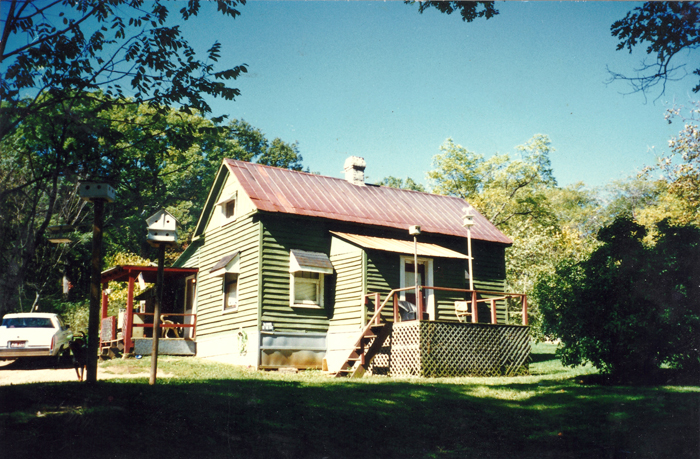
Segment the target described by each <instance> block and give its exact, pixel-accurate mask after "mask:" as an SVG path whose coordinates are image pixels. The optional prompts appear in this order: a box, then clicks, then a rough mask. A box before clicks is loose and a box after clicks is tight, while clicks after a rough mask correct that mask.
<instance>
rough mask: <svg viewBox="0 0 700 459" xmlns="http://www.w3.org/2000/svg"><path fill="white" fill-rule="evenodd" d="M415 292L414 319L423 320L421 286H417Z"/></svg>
mask: <svg viewBox="0 0 700 459" xmlns="http://www.w3.org/2000/svg"><path fill="white" fill-rule="evenodd" d="M417 292H418V297H417V298H416V305H417V306H418V310H417V311H416V320H423V288H422V287H420V286H419V287H418V289H417Z"/></svg>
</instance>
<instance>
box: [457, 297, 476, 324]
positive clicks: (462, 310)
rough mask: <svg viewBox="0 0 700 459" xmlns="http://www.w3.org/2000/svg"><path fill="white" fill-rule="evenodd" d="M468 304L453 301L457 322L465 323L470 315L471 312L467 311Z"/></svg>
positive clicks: (466, 302)
mask: <svg viewBox="0 0 700 459" xmlns="http://www.w3.org/2000/svg"><path fill="white" fill-rule="evenodd" d="M470 303H471V301H455V315H456V316H457V320H458V321H460V322H466V321H467V317H468V316H471V315H472V313H471V311H469V304H470Z"/></svg>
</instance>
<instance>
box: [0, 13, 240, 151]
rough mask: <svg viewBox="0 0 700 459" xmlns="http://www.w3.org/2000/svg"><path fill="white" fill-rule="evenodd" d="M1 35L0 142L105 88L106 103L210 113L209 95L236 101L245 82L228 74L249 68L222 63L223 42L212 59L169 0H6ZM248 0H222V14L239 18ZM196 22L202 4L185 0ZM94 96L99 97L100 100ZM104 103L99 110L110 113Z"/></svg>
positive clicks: (186, 15)
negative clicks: (191, 38)
mask: <svg viewBox="0 0 700 459" xmlns="http://www.w3.org/2000/svg"><path fill="white" fill-rule="evenodd" d="M3 3H4V4H3V10H4V11H6V13H5V14H4V18H3V19H4V20H3V26H2V31H1V33H2V39H1V40H0V101H2V106H0V139H2V138H3V137H4V136H5V135H7V134H9V133H11V132H12V131H13V130H14V129H15V128H16V127H17V126H18V125H19V124H20V123H22V121H23V120H24V119H26V118H27V117H29V116H33V115H36V114H38V113H41V112H44V111H51V110H52V107H53V106H58V105H62V106H66V105H68V106H78V105H83V106H85V105H86V104H85V103H84V99H85V98H88V99H90V94H91V93H94V92H95V91H98V90H101V91H103V92H104V94H105V95H107V96H108V97H106V98H103V99H100V102H101V103H102V104H108V105H114V104H129V103H134V104H142V103H148V104H150V105H151V108H154V109H157V110H161V109H163V108H164V107H171V106H179V107H180V108H181V110H183V111H184V112H189V111H190V110H193V109H196V110H197V111H199V112H201V113H208V112H209V111H210V107H209V105H208V103H207V101H206V98H205V97H206V96H208V95H211V96H215V97H223V98H225V99H227V100H232V99H233V98H234V97H235V96H237V95H238V94H239V91H238V89H235V88H231V87H229V86H227V81H229V80H233V79H235V78H236V77H238V76H239V75H240V74H241V73H242V72H245V71H246V66H245V65H244V64H243V65H240V66H236V67H233V68H230V69H223V70H217V69H216V68H215V67H214V65H215V63H216V61H217V60H218V58H219V57H220V55H221V45H220V44H219V43H214V44H213V45H212V46H211V47H210V48H209V50H207V52H206V57H205V59H204V60H200V59H198V57H197V53H196V52H195V50H194V49H193V48H192V47H191V46H190V45H189V43H188V41H187V40H186V39H185V37H184V36H183V35H182V31H181V30H180V28H179V26H178V25H177V24H175V23H174V21H173V19H172V16H173V15H172V14H171V12H170V6H171V5H172V4H169V3H167V2H163V1H161V0H152V1H148V2H144V1H142V0H134V1H126V0H107V1H105V0H80V1H68V0H62V1H61V0H55V1H51V2H37V1H22V0H9V1H8V2H3ZM239 3H240V4H244V3H245V0H241V1H234V0H217V1H216V4H217V9H218V12H220V13H221V14H223V15H224V16H228V17H231V18H235V17H236V16H238V15H239V14H240V13H239V11H238V10H237V9H236V7H237V6H238V4H239ZM181 6H182V7H181V8H180V10H179V16H180V17H181V19H182V20H189V19H192V18H193V17H195V16H197V15H198V13H199V12H200V7H201V4H200V1H198V0H192V1H189V2H187V3H182V4H181ZM93 102H94V101H93ZM107 108H109V107H106V106H104V105H102V106H99V107H95V109H97V110H98V111H99V110H104V109H107Z"/></svg>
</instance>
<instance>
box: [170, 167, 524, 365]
mask: <svg viewBox="0 0 700 459" xmlns="http://www.w3.org/2000/svg"><path fill="white" fill-rule="evenodd" d="M364 169H365V162H364V160H362V158H357V157H351V158H348V161H346V164H345V171H346V177H345V179H341V178H332V177H326V176H320V175H313V174H308V173H304V172H296V171H291V170H287V169H280V168H275V167H269V166H263V165H259V164H252V163H248V162H243V161H236V160H230V159H226V160H224V161H223V164H222V166H221V168H220V169H219V171H218V173H217V176H216V179H215V181H214V185H213V187H212V189H211V191H210V193H209V196H208V198H207V202H206V204H205V206H204V210H203V212H202V215H201V217H200V219H199V222H198V224H197V227H196V230H195V232H194V238H193V242H192V244H191V245H190V246H189V247H188V248H187V249H186V250H185V252H184V253H183V254H182V256H181V257H180V258H179V259H178V260H177V262H176V263H175V265H174V266H175V267H177V268H196V269H198V273H197V275H196V278H195V279H190V280H189V282H190V284H192V285H196V291H195V292H196V293H195V295H194V296H195V305H194V309H195V312H196V315H197V334H196V342H197V354H198V355H199V356H201V357H210V358H215V359H219V360H222V361H228V362H231V363H235V364H240V365H248V366H253V367H256V368H261V369H275V368H283V367H295V368H299V369H303V368H324V369H326V368H327V369H329V370H331V371H339V370H344V371H345V372H346V373H348V372H350V369H351V368H353V367H354V368H355V369H358V368H360V366H362V371H364V370H366V369H370V370H373V371H375V372H379V371H391V372H392V373H395V374H403V373H409V374H442V373H445V374H454V373H455V372H457V373H459V371H458V370H455V369H454V368H453V367H454V366H455V363H454V362H456V361H460V362H461V360H460V359H457V360H454V359H452V358H451V357H448V360H450V359H451V360H453V361H452V362H451V363H449V364H446V367H450V368H452V369H451V370H449V371H447V372H441V370H440V371H437V372H435V371H433V370H429V371H427V372H426V371H424V370H425V368H427V367H425V358H424V357H421V355H420V353H421V352H424V351H425V350H426V349H424V347H425V346H422V345H418V346H417V347H416V345H415V343H416V342H418V341H420V340H425V339H430V340H433V341H435V339H437V338H436V336H435V332H434V330H433V331H426V330H427V329H426V328H425V327H426V326H431V327H433V326H445V327H447V328H450V327H452V328H454V327H457V329H466V328H469V329H470V330H472V333H473V332H474V330H476V332H475V333H477V334H478V333H481V334H482V335H483V332H479V331H478V330H482V329H483V330H486V329H489V330H492V332H487V333H491V334H492V335H493V336H492V337H490V338H488V339H490V340H491V341H495V342H496V344H495V346H496V347H498V348H499V349H501V350H498V351H492V352H491V353H492V354H493V353H494V352H495V354H498V355H497V356H496V357H494V356H490V357H489V358H488V359H490V360H489V363H487V364H479V365H481V366H484V365H486V366H485V367H484V368H486V367H488V369H487V371H493V370H494V369H497V368H503V367H504V365H506V366H508V365H510V366H511V367H512V366H513V365H516V364H517V365H516V366H521V365H522V364H523V363H524V362H525V359H526V357H527V355H526V354H527V353H529V345H527V346H525V345H524V344H523V342H524V341H527V339H524V338H523V336H525V337H527V327H526V326H512V325H506V324H505V322H506V308H505V301H506V300H505V298H509V297H508V296H507V295H505V296H504V295H500V296H499V295H496V293H499V292H503V290H504V281H505V249H506V247H508V246H509V245H510V244H511V241H510V240H509V239H508V238H507V237H506V236H504V235H503V234H502V233H501V232H500V231H499V230H498V229H497V228H496V227H494V226H493V225H492V224H491V223H490V222H489V221H487V220H486V219H485V218H484V217H483V216H481V215H479V214H478V213H477V214H476V215H475V217H474V220H475V224H474V226H473V227H472V228H471V234H470V236H471V241H472V251H473V253H472V254H473V268H472V269H473V282H474V291H470V290H468V289H469V272H468V266H469V264H468V259H469V257H468V253H469V252H468V237H467V236H468V232H467V229H466V228H465V227H464V226H463V225H462V217H463V215H464V209H465V207H466V206H467V203H466V202H465V201H464V200H462V199H458V198H455V197H449V196H439V195H433V194H429V193H421V192H416V191H409V190H400V189H394V188H387V187H380V186H376V185H370V184H365V183H364ZM411 225H420V227H421V229H422V230H421V233H420V235H419V236H417V244H416V245H414V240H413V237H412V236H410V235H409V233H408V228H409V226H411ZM416 250H417V262H418V264H417V265H416V264H415V263H414V258H415V257H416V253H414V252H416ZM416 284H418V285H419V290H418V297H417V296H416V291H417V290H416V289H415V285H416ZM411 287H413V288H411ZM377 294H378V295H377ZM516 297H517V295H516ZM520 299H523V298H520V297H518V300H520ZM382 304H383V308H382V310H381V312H379V313H378V314H376V315H375V312H376V310H377V308H378V307H380V306H382ZM473 305H476V306H477V307H476V308H474V307H473ZM470 308H471V309H470ZM474 309H475V310H474ZM460 311H461V313H460ZM524 317H526V315H524ZM416 319H418V320H416ZM370 321H371V324H370ZM399 322H401V324H399ZM380 323H381V324H382V325H378V326H380V327H381V326H383V325H388V327H387V328H385V330H386V333H383V334H382V336H381V339H380V338H377V336H378V335H377V334H376V333H375V331H376V329H377V327H376V326H375V325H377V324H380ZM441 324H442V325H441ZM399 325H401V326H404V327H408V326H412V327H414V328H415V327H418V328H417V329H415V330H413V331H411V332H410V333H409V334H412V336H413V337H412V338H409V341H410V342H407V344H406V345H407V346H408V347H409V348H414V351H411V352H413V354H415V352H418V353H419V355H418V357H416V356H415V355H412V356H411V357H410V358H411V359H414V360H415V359H416V358H417V362H418V363H417V367H416V365H414V364H409V363H406V362H403V363H398V366H397V359H398V356H397V355H398V354H397V355H394V354H392V346H393V347H394V348H397V349H398V347H400V346H401V344H400V343H399V341H400V340H399V338H398V335H397V330H398V328H397V327H398V326H399ZM494 327H495V328H494ZM391 328H393V330H394V331H393V332H392V331H391ZM452 328H450V330H452ZM496 329H498V330H500V331H498V332H495V331H493V330H496ZM431 330H432V329H431ZM504 330H505V331H504ZM513 330H515V332H514V331H513ZM460 333H461V332H457V335H455V333H454V332H453V331H449V334H451V335H454V336H452V338H449V339H448V341H450V340H452V341H455V340H457V341H456V342H448V343H446V346H447V347H450V348H454V347H455V346H457V348H459V346H460V345H461V344H460V343H461V341H464V340H465V339H472V338H464V337H463V336H462V335H460ZM504 333H505V334H504ZM513 333H515V334H517V335H518V338H517V339H516V340H519V343H517V344H515V345H514V346H515V347H516V348H518V349H517V352H516V354H517V355H516V356H515V357H513V356H512V355H510V356H506V357H503V356H502V355H500V354H502V353H503V352H502V348H504V345H503V343H502V341H503V340H506V341H507V340H509V339H511V340H513V339H515V338H509V336H510V335H513ZM384 335H386V336H384ZM479 336H481V335H479ZM479 339H481V338H478V339H476V344H474V346H476V347H475V348H474V349H472V350H465V351H464V352H466V353H470V352H471V353H472V354H474V353H487V352H486V351H484V350H483V349H482V348H484V346H487V347H488V346H492V347H493V346H494V345H493V343H492V344H488V343H486V344H484V343H482V342H481V341H479ZM358 340H359V341H358ZM416 340H418V341H416ZM379 341H382V342H379ZM472 341H473V339H472ZM482 341H483V340H482ZM487 341H488V340H487ZM358 342H361V343H362V344H361V346H362V347H364V349H365V350H367V349H369V347H370V345H372V344H374V347H373V351H372V355H376V356H377V358H376V359H375V362H374V364H373V365H370V363H371V362H370V360H371V357H372V356H370V355H369V354H367V353H366V352H365V351H362V352H358V351H357V347H358ZM411 343H413V344H411ZM510 345H511V344H510V343H506V345H505V347H508V346H510ZM397 346H398V347H397ZM479 346H481V347H479ZM434 347H435V346H433V348H434ZM472 347H473V346H472ZM511 347H512V346H511ZM479 349H482V350H479ZM450 352H458V353H463V352H462V351H459V350H457V351H454V350H452V351H450ZM523 356H524V357H523ZM471 359H472V360H474V359H473V357H472V358H471ZM488 359H487V360H488ZM504 359H505V360H507V361H508V362H511V363H507V362H506V363H505V364H504V363H503V361H504ZM477 360H478V359H477ZM353 361H356V362H358V363H357V364H353ZM432 365H433V366H435V365H438V366H440V365H442V364H441V363H439V362H438V363H437V364H432ZM456 365H457V366H460V365H461V366H463V367H464V366H465V365H466V367H469V368H471V369H469V368H467V369H466V370H464V369H463V370H464V371H466V373H479V372H481V373H483V372H484V371H481V370H479V371H474V370H473V367H474V362H473V361H472V362H471V363H467V364H464V363H459V362H457V363H456ZM470 365H471V366H470ZM479 365H477V366H479ZM443 366H444V365H443ZM380 367H381V368H380ZM466 367H465V368H466ZM362 371H361V372H360V373H359V374H361V373H362ZM464 371H463V372H464ZM341 373H342V372H341Z"/></svg>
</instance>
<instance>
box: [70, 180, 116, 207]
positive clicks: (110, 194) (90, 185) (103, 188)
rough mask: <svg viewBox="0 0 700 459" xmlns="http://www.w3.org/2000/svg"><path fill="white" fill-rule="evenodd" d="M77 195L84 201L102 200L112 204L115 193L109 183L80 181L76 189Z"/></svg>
mask: <svg viewBox="0 0 700 459" xmlns="http://www.w3.org/2000/svg"><path fill="white" fill-rule="evenodd" d="M78 194H79V195H80V198H81V199H83V200H85V201H95V200H97V199H103V200H105V201H107V202H114V196H115V195H116V192H115V191H114V188H113V187H112V186H111V185H110V184H109V183H104V182H93V181H81V182H80V185H79V187H78Z"/></svg>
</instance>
